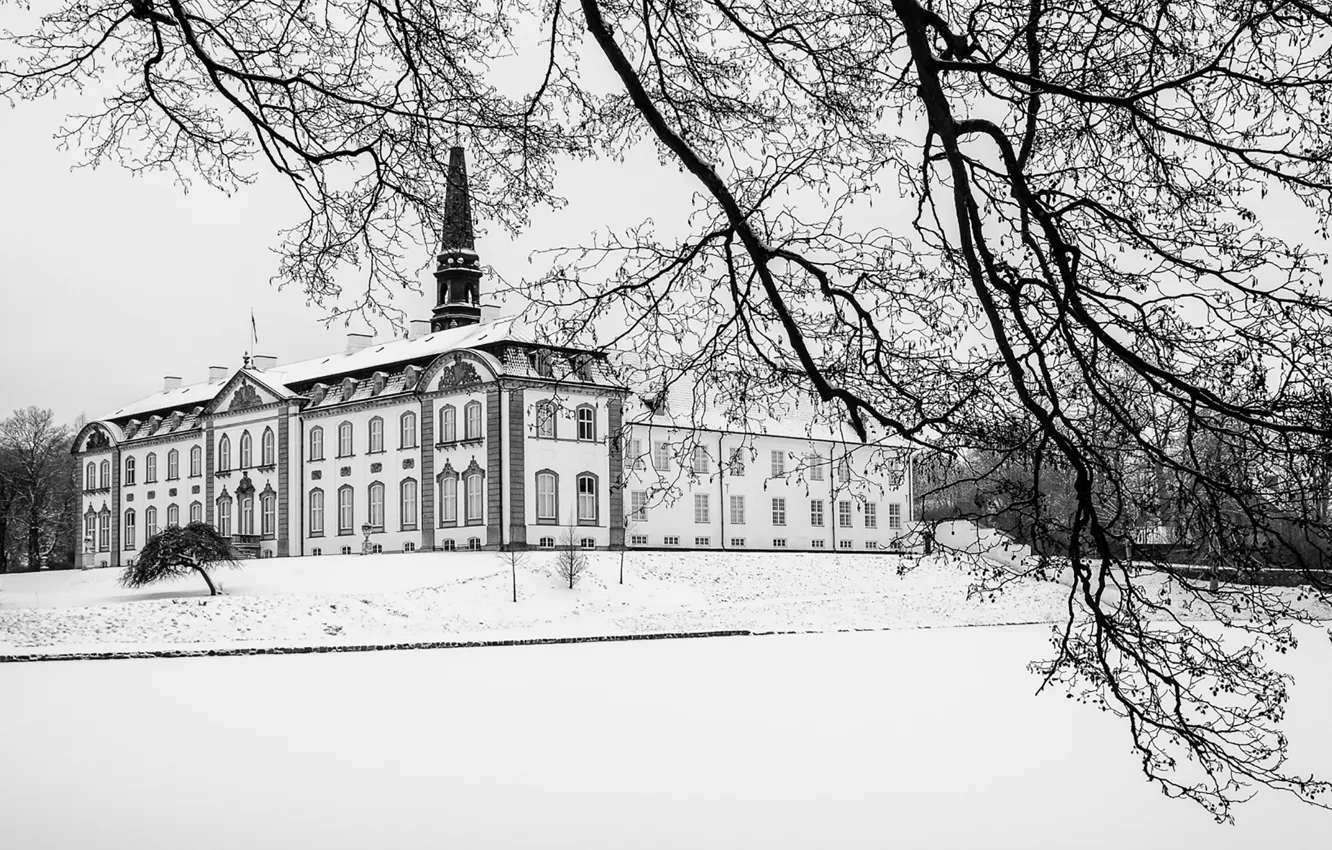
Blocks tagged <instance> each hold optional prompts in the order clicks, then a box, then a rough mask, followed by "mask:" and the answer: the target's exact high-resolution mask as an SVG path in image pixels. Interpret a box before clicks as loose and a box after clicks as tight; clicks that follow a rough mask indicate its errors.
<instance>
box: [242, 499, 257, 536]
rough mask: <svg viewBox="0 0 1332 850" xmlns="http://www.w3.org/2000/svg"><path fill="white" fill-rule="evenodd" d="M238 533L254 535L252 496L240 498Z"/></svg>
mask: <svg viewBox="0 0 1332 850" xmlns="http://www.w3.org/2000/svg"><path fill="white" fill-rule="evenodd" d="M240 533H241V534H254V496H248V495H247V496H241V497H240Z"/></svg>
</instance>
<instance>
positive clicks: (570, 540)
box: [555, 525, 587, 590]
mask: <svg viewBox="0 0 1332 850" xmlns="http://www.w3.org/2000/svg"><path fill="white" fill-rule="evenodd" d="M586 569H587V556H586V555H584V554H583V550H582V545H581V543H580V541H579V539H578V530H577V529H576V528H575V527H574V526H572V525H571V526H569V527H568V528H566V529H565V531H564V533H563V534H561V535H560V542H559V547H558V548H557V549H556V552H555V574H556V575H558V576H559V577H560V578H562V579H564V580H565V581H567V582H568V583H569V589H570V590H573V589H574V585H575V584H578V578H579V577H580V576H581V575H582V574H583V571H584V570H586Z"/></svg>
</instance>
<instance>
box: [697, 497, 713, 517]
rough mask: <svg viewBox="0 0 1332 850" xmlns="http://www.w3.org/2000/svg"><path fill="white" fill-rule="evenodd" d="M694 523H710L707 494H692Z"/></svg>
mask: <svg viewBox="0 0 1332 850" xmlns="http://www.w3.org/2000/svg"><path fill="white" fill-rule="evenodd" d="M694 522H712V519H711V517H710V511H709V510H708V494H707V493H695V494H694Z"/></svg>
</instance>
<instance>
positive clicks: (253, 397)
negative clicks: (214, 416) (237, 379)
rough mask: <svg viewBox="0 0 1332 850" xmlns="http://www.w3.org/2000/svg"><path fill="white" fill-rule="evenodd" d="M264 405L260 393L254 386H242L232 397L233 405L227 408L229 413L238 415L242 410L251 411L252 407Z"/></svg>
mask: <svg viewBox="0 0 1332 850" xmlns="http://www.w3.org/2000/svg"><path fill="white" fill-rule="evenodd" d="M263 403H264V402H263V399H262V398H260V396H259V391H258V390H256V389H255V388H254V385H253V384H241V385H240V386H239V387H237V388H236V392H235V393H234V394H233V395H232V396H231V405H230V406H228V407H227V412H228V413H236V412H237V411H241V410H249V409H250V408H251V407H258V406H259V405H261V404H263Z"/></svg>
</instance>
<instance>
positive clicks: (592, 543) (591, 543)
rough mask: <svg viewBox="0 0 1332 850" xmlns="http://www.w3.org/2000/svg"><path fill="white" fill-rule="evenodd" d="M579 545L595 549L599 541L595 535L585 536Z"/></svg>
mask: <svg viewBox="0 0 1332 850" xmlns="http://www.w3.org/2000/svg"><path fill="white" fill-rule="evenodd" d="M578 545H579V546H582V547H583V548H584V549H595V548H597V541H596V538H595V537H584V538H583V539H582V540H579V541H578Z"/></svg>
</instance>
